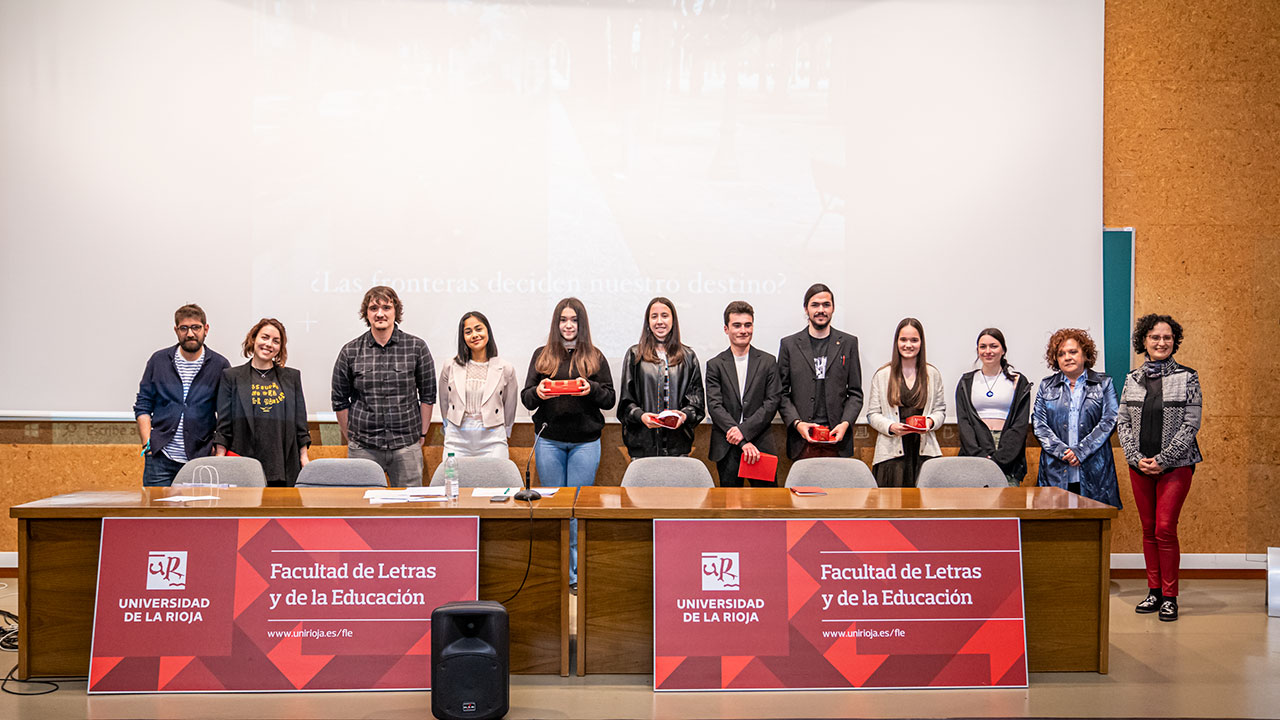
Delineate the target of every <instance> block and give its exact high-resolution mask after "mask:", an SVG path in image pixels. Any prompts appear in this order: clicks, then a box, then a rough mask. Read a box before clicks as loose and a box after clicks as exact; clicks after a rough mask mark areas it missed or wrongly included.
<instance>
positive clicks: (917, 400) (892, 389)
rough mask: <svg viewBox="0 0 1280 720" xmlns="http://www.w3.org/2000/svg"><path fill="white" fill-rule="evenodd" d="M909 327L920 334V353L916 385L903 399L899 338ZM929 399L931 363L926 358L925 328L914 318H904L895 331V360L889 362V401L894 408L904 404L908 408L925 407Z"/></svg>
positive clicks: (917, 356)
mask: <svg viewBox="0 0 1280 720" xmlns="http://www.w3.org/2000/svg"><path fill="white" fill-rule="evenodd" d="M908 325H910V326H911V327H913V328H915V329H916V332H918V333H920V353H919V354H918V355H916V385H915V387H913V388H911V391H910V395H909V396H908V397H901V393H899V392H898V387H899V386H901V385H902V355H901V353H899V352H898V336H899V335H901V334H902V328H904V327H907V326H908ZM928 397H929V363H928V361H926V360H925V358H924V326H923V325H921V324H920V321H919V320H917V319H915V318H913V317H909V318H902V322H900V323H898V328H897V329H896V330H894V331H893V359H892V360H890V361H889V397H888V401H889V404H890V405H892V406H894V407H902V406H903V405H904V404H905V405H906V406H908V407H924V401H925V399H926V398H928Z"/></svg>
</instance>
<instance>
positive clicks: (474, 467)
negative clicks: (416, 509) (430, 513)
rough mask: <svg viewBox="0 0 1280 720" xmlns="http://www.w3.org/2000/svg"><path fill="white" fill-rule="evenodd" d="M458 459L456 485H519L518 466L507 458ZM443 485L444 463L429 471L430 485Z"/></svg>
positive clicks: (493, 486) (495, 486)
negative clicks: (431, 471) (433, 470)
mask: <svg viewBox="0 0 1280 720" xmlns="http://www.w3.org/2000/svg"><path fill="white" fill-rule="evenodd" d="M456 459H457V461H458V487H468V488H501V487H521V486H523V485H524V482H522V481H521V479H520V468H518V467H516V464H515V463H513V462H511V460H509V459H507V458H492V457H464V458H456ZM443 485H444V463H443V462H441V463H440V464H439V465H437V466H436V470H435V472H433V473H431V487H440V486H443Z"/></svg>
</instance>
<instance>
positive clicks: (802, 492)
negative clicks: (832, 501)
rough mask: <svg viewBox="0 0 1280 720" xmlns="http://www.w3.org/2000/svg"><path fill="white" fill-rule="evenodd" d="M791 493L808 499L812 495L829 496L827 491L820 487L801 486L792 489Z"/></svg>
mask: <svg viewBox="0 0 1280 720" xmlns="http://www.w3.org/2000/svg"><path fill="white" fill-rule="evenodd" d="M791 493H792V494H793V495H799V496H801V497H808V496H810V495H826V494H827V491H826V490H823V489H822V488H820V487H801V486H797V487H793V488H791Z"/></svg>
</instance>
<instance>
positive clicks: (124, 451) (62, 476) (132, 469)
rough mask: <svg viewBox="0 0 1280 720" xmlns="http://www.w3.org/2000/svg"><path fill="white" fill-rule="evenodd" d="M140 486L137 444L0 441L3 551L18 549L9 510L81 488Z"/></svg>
mask: <svg viewBox="0 0 1280 720" xmlns="http://www.w3.org/2000/svg"><path fill="white" fill-rule="evenodd" d="M141 487H142V458H141V457H139V456H138V446H137V445H17V444H12V443H8V444H3V445H0V498H2V499H3V500H2V501H0V505H2V506H3V507H0V512H3V517H0V552H16V551H17V550H18V521H17V520H14V519H12V518H10V517H9V508H10V507H12V506H14V505H21V504H22V503H25V502H31V501H33V500H39V499H41V498H46V497H49V496H51V495H59V494H62V493H70V492H77V491H80V490H134V489H141Z"/></svg>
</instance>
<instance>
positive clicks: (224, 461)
mask: <svg viewBox="0 0 1280 720" xmlns="http://www.w3.org/2000/svg"><path fill="white" fill-rule="evenodd" d="M196 483H203V484H219V485H230V486H232V487H266V486H267V476H266V474H264V473H263V472H262V463H260V462H258V461H257V460H255V459H253V458H250V457H232V456H230V455H223V456H221V457H219V456H216V455H210V456H209V457H202V458H196V459H195V460H188V461H187V462H186V463H185V464H184V465H183V466H182V467H181V468H180V469H179V470H178V474H177V476H175V477H174V478H173V484H174V485H192V484H196Z"/></svg>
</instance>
